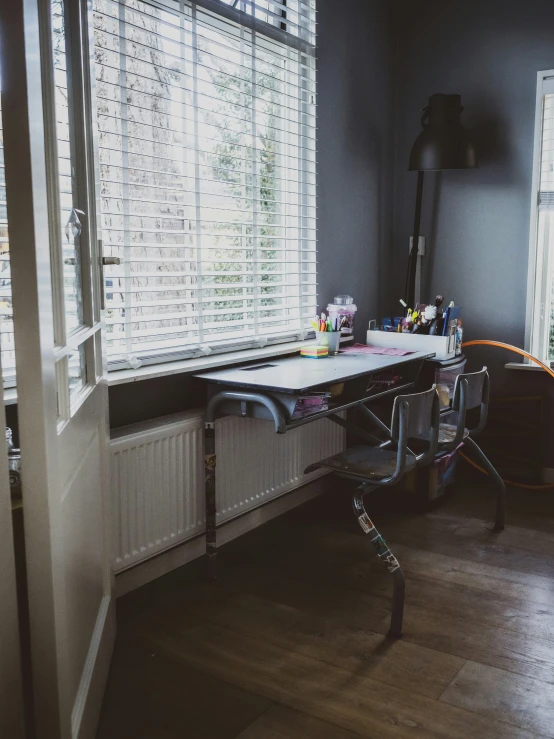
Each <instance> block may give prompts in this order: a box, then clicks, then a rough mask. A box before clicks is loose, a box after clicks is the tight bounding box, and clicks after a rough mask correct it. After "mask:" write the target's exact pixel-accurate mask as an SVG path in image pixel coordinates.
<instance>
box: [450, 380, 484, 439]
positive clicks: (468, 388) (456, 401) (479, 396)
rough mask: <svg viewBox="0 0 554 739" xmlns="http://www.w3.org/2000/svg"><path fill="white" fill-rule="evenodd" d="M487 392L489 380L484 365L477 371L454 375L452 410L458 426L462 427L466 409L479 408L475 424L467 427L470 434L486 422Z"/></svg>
mask: <svg viewBox="0 0 554 739" xmlns="http://www.w3.org/2000/svg"><path fill="white" fill-rule="evenodd" d="M489 393H490V380H489V373H488V372H487V368H486V367H483V369H482V370H480V371H479V372H466V373H465V374H462V375H458V376H457V377H456V384H455V385H454V396H453V398H452V410H454V411H457V413H458V426H459V427H462V430H463V426H464V425H465V422H466V412H467V411H471V410H473V409H474V408H479V409H480V413H479V421H478V423H477V425H476V426H473V427H472V428H470V429H469V431H470V433H471V435H472V436H474V435H477V434H479V433H481V431H483V429H484V428H485V425H486V423H487V415H488V411H489Z"/></svg>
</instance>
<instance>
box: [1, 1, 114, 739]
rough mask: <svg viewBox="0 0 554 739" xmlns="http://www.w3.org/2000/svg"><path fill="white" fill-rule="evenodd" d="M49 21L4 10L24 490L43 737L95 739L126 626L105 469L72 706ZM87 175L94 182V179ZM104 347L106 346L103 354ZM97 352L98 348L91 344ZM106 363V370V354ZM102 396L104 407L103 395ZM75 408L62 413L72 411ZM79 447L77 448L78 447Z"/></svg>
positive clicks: (94, 282) (13, 5) (93, 281)
mask: <svg viewBox="0 0 554 739" xmlns="http://www.w3.org/2000/svg"><path fill="white" fill-rule="evenodd" d="M73 9H75V11H76V13H77V14H82V13H87V12H88V9H87V2H86V0H75V2H72V7H71V10H72V11H73ZM45 12H48V13H49V12H50V2H49V1H48V0H10V1H9V2H7V3H3V2H2V3H1V8H0V15H1V23H0V27H1V30H0V33H1V37H0V54H1V57H2V100H3V111H4V153H5V162H6V184H7V202H8V219H9V220H8V225H9V234H10V244H11V245H12V247H13V248H12V250H11V252H10V259H11V275H12V285H13V286H14V290H13V307H14V333H15V341H16V373H17V386H18V416H19V422H20V446H21V453H22V462H23V463H22V487H23V496H24V517H25V547H26V558H27V576H28V595H29V616H30V632H31V654H32V671H33V691H34V708H35V721H36V727H37V737H38V738H39V739H43V738H44V739H58V737H63V738H64V739H65V738H66V737H68V738H69V737H79V738H80V737H89V736H90V737H93V736H94V730H95V723H96V718H97V716H98V713H99V706H100V702H101V699H102V693H103V687H104V684H105V680H106V676H107V671H108V668H109V661H110V657H111V650H112V646H113V639H114V631H115V619H114V603H113V600H112V597H111V586H112V576H111V572H110V565H109V553H108V537H107V530H106V526H107V524H106V517H107V505H106V497H107V496H106V492H107V491H106V484H107V483H106V481H107V475H106V473H105V470H104V469H98V471H97V472H98V477H99V479H100V480H101V481H102V482H101V484H100V486H99V487H100V488H101V490H100V494H99V497H100V500H99V501H98V505H99V506H101V507H102V512H101V515H102V516H103V521H104V531H103V537H102V543H101V546H102V547H103V552H104V556H103V566H102V572H103V575H102V583H101V589H102V593H103V596H102V601H101V605H100V608H99V610H98V615H97V617H96V623H95V627H94V630H93V633H92V637H91V640H90V645H89V648H88V651H87V655H86V660H85V663H84V665H83V668H82V672H81V676H80V680H79V685H78V689H77V693H76V696H75V697H71V698H69V697H68V696H69V695H70V693H71V694H72V696H73V693H74V690H73V688H74V686H71V690H70V686H69V685H68V684H67V676H66V675H65V674H64V671H63V669H62V667H61V665H66V664H67V663H68V662H69V661H70V659H69V658H70V657H71V655H68V653H67V650H68V646H67V642H68V638H67V637H68V633H67V630H68V629H71V626H72V625H71V624H69V623H67V622H66V613H65V607H64V606H65V600H64V599H66V583H65V581H64V577H63V574H62V573H63V561H64V551H63V542H64V531H65V532H66V533H67V529H63V527H62V526H61V516H60V515H59V511H60V501H59V496H60V491H61V490H62V488H64V486H65V485H66V484H69V483H68V477H67V472H68V465H67V459H62V458H61V457H62V456H63V454H62V452H63V451H64V449H60V442H59V440H60V438H61V436H60V434H59V433H58V432H59V431H60V411H59V408H58V405H60V407H63V406H64V398H63V397H62V396H63V393H60V398H59V400H57V390H58V387H59V384H58V381H59V378H57V376H56V370H55V367H56V364H55V363H56V360H57V359H58V360H59V351H60V347H59V345H58V346H56V344H55V340H54V337H55V336H57V331H58V328H59V326H58V325H57V320H56V316H57V313H56V310H55V307H56V306H55V305H54V303H56V304H58V303H59V295H55V292H56V291H55V286H56V263H55V261H56V260H55V259H54V260H53V259H52V254H53V253H54V249H53V245H52V234H53V231H52V221H51V218H50V217H49V216H51V213H49V209H50V210H51V203H50V202H49V198H48V193H49V186H51V185H52V181H51V179H52V178H51V177H50V178H49V175H50V172H49V171H48V167H47V165H46V162H48V161H49V155H51V152H49V151H48V146H47V145H46V144H45V142H46V141H48V140H49V139H48V137H47V136H46V135H45V134H46V133H47V132H46V131H45V126H44V120H45V110H46V111H48V109H49V104H48V97H49V94H50V97H51V94H52V91H51V90H50V91H48V88H47V87H46V86H45V80H46V81H47V80H48V74H47V75H45V74H44V69H45V64H47V62H46V61H45V59H44V58H43V59H41V53H40V50H41V48H46V47H45V46H44V44H45V39H44V38H41V33H42V34H44V24H42V25H41V17H42V18H43V16H42V15H41V14H44V13H45ZM73 30H74V28H73V27H72V31H73ZM71 41H72V43H74V42H76V43H83V53H85V54H88V46H87V44H88V39H82V38H73V36H72V37H71ZM47 43H48V44H50V39H47ZM48 48H49V46H48ZM73 58H75V57H73ZM77 71H78V72H79V74H81V73H82V70H77ZM85 77H86V74H85ZM50 79H51V74H50ZM80 83H81V84H82V85H83V87H84V89H83V94H87V92H88V91H89V90H90V80H89V82H88V83H87V80H86V79H84V78H83V77H80ZM50 107H51V106H50ZM82 114H83V111H82V109H80V110H78V111H77V115H82ZM47 119H48V116H47ZM87 139H88V140H87V151H86V152H85V156H86V157H88V158H89V159H88V160H89V162H90V158H91V156H92V135H91V129H90V128H89V129H88V130H87ZM50 161H51V160H50ZM88 174H89V177H91V173H90V171H89V173H88ZM92 179H94V175H93V174H92ZM92 184H93V183H92ZM90 185H91V180H90V179H89V186H90ZM89 196H90V197H89V203H88V205H87V217H88V218H90V219H91V221H92V220H93V219H95V215H96V214H95V205H96V201H95V197H94V192H93V191H92V187H91V192H90V193H89ZM93 232H94V231H93ZM91 254H92V255H93V256H92V258H91V259H90V260H89V263H88V264H84V265H83V267H84V268H85V269H87V270H90V274H89V276H88V277H87V280H88V282H89V285H90V286H91V288H90V289H91V291H92V292H94V293H95V297H94V314H95V316H96V318H95V319H94V318H93V319H92V327H91V330H90V331H89V334H90V336H92V340H93V341H96V339H98V340H99V339H100V333H98V334H96V333H95V332H96V331H97V330H98V329H97V327H98V321H99V320H100V318H99V307H98V305H99V300H98V298H99V293H100V285H99V281H98V279H97V278H98V272H99V266H100V263H99V258H100V255H99V254H98V251H97V245H96V244H94V245H93V246H92V248H91ZM53 264H54V266H53ZM53 274H54V277H52V275H53ZM83 282H85V280H83ZM52 285H54V289H53V287H52ZM58 287H59V285H58ZM95 321H96V327H95V326H94V323H95ZM99 343H100V342H99V341H98V342H97V344H99ZM88 347H89V348H90V343H89V344H88ZM89 348H87V352H89ZM62 349H63V347H62ZM99 356H100V360H101V355H100V354H99ZM102 365H103V363H102V361H97V362H96V370H95V375H96V379H95V383H96V384H95V387H98V388H101V389H102V393H103V394H102V398H105V403H104V405H102V404H100V405H99V404H98V402H96V404H95V405H94V411H91V413H92V412H94V414H95V419H97V423H98V425H99V428H100V426H101V425H103V426H104V429H105V430H107V418H108V413H107V388H106V385H105V379H104V378H103V377H102V376H103V374H104V373H103V366H102ZM89 369H90V368H89ZM94 392H96V393H97V398H98V390H95V391H94ZM91 397H92V396H91ZM91 402H92V401H87V400H86V399H85V400H84V401H83V403H82V405H81V407H80V408H79V410H78V411H77V414H76V415H75V418H77V416H78V414H80V415H81V418H82V416H83V414H85V413H87V412H88V411H87V408H86V407H85V406H87V404H88V403H91ZM67 410H68V409H67V408H65V407H64V408H63V411H64V413H65V412H66V411H67ZM61 415H63V413H62V414H61ZM71 423H72V421H71V419H70V418H68V419H67V424H66V426H67V428H66V436H65V439H66V441H65V442H64V444H65V445H66V447H67V448H70V447H71V446H72V443H73V439H72V435H71V433H70V430H71V428H70V427H71ZM76 424H77V422H76ZM77 425H78V424H77ZM61 433H63V432H61ZM76 437H77V435H76ZM104 438H106V434H105V432H104V431H101V433H99V434H98V437H97V439H96V441H98V440H100V446H102V442H103V440H104ZM77 442H78V439H77V438H76V439H75V448H77ZM62 446H63V444H62ZM103 458H104V460H106V459H107V455H106V454H104V455H103ZM69 471H70V470H69ZM64 489H65V488H64ZM66 539H67V536H66ZM68 612H69V611H68ZM76 628H78V627H77V626H76Z"/></svg>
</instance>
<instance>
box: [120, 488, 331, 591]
mask: <svg viewBox="0 0 554 739" xmlns="http://www.w3.org/2000/svg"><path fill="white" fill-rule="evenodd" d="M331 479H332V478H330V477H329V475H325V476H323V477H320V478H318V479H317V480H313V481H312V482H309V483H308V484H307V485H304V486H303V487H301V488H297V489H296V490H291V491H290V492H289V493H285V494H284V495H282V496H281V497H279V498H275V499H274V500H272V501H270V502H269V503H266V504H265V505H262V506H260V507H259V508H255V509H254V510H252V511H249V512H248V513H245V514H244V515H242V516H239V517H238V518H234V519H232V520H231V521H229V522H227V523H225V524H223V525H222V526H221V527H219V528H218V529H217V543H218V545H222V544H226V543H227V542H229V541H232V540H233V539H236V538H237V537H238V536H242V534H246V533H247V532H248V531H251V530H252V529H255V528H257V527H258V526H261V525H262V524H264V523H267V521H271V519H272V518H276V517H277V516H280V515H281V514H282V513H286V512H287V511H290V510H292V509H293V508H296V507H297V506H299V505H302V504H303V503H307V502H308V501H309V500H312V498H316V497H317V496H318V495H321V493H323V492H325V491H326V490H328V489H329V483H330V481H331ZM205 552H206V544H205V539H204V535H203V534H202V535H201V536H196V537H195V538H194V539H191V540H190V541H186V542H185V543H184V544H181V545H180V546H176V547H174V548H173V549H169V550H167V551H165V552H162V553H161V554H158V555H156V556H155V557H152V559H149V560H147V561H146V562H142V563H141V564H138V565H136V566H135V567H131V568H129V569H128V570H124V571H123V572H121V573H119V574H117V575H116V576H115V595H116V597H117V598H119V597H120V596H122V595H125V594H126V593H130V592H131V591H132V590H136V589H137V588H140V587H141V586H142V585H146V584H147V583H149V582H152V580H156V579H157V578H158V577H162V576H163V575H167V573H168V572H171V571H172V570H175V569H177V567H181V566H182V565H185V564H187V562H192V560H193V559H197V558H198V557H202V556H203V555H204V554H205Z"/></svg>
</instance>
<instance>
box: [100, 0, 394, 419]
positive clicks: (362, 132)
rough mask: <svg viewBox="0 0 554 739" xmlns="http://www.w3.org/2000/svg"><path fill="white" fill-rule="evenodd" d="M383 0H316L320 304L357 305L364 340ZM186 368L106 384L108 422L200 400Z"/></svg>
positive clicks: (381, 132) (378, 281)
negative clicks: (336, 300)
mask: <svg viewBox="0 0 554 739" xmlns="http://www.w3.org/2000/svg"><path fill="white" fill-rule="evenodd" d="M388 5H389V3H388V2H387V0H342V2H341V3H340V12H337V3H336V0H318V4H317V8H318V62H317V68H318V77H317V79H318V132H317V138H318V140H317V148H318V183H319V185H318V302H319V304H320V310H322V307H323V306H326V305H327V303H328V302H329V301H330V300H332V299H333V297H334V296H335V295H337V294H340V293H349V294H350V295H353V296H354V298H355V299H356V303H357V305H358V307H359V314H358V320H357V337H358V339H360V340H363V339H364V338H365V329H366V326H367V322H368V319H369V317H370V316H375V315H376V313H377V307H378V305H379V302H380V300H381V299H382V297H381V296H380V291H381V290H382V289H383V288H384V287H386V282H384V281H383V275H384V274H386V259H387V258H388V257H387V255H388V254H389V251H388V245H389V242H390V215H391V194H392V171H391V167H390V161H391V142H392V135H391V132H392V125H391V101H392V89H393V86H392V79H391V64H390V59H391V53H390V51H391V49H390V43H389V40H390V33H389V30H390V29H389V24H388V15H387V13H388V10H387V9H388ZM203 399H204V396H203V390H202V388H199V387H198V384H197V383H195V382H194V381H193V380H192V379H191V378H190V377H188V376H187V375H186V374H183V375H177V376H172V377H168V378H160V379H156V380H148V381H142V382H135V383H132V384H127V385H118V386H114V387H111V388H110V423H111V426H112V428H115V427H118V426H123V425H126V424H129V423H135V422H137V421H142V420H146V419H148V418H154V417H156V416H160V415H165V414H168V413H177V412H179V411H182V410H186V409H188V408H198V407H200V406H202V404H203Z"/></svg>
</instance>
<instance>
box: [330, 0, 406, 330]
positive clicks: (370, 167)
mask: <svg viewBox="0 0 554 739" xmlns="http://www.w3.org/2000/svg"><path fill="white" fill-rule="evenodd" d="M388 6H389V3H387V2H386V1H385V2H381V1H380V0H342V2H341V3H340V7H339V6H338V5H337V3H336V2H334V1H333V0H318V5H317V7H318V63H317V66H318V133H317V136H318V144H317V149H318V244H317V248H318V284H319V289H318V301H319V303H320V310H323V309H324V308H325V306H326V305H327V303H328V302H329V300H332V298H333V297H334V296H335V295H337V294H342V293H348V294H350V295H352V296H353V297H354V298H355V301H356V304H357V306H358V315H357V317H356V337H357V338H358V340H360V341H363V340H365V332H366V329H367V324H368V320H369V318H370V317H376V315H377V313H378V307H379V305H380V303H381V302H382V301H383V299H384V292H386V287H387V282H386V279H385V280H384V279H383V276H384V275H385V276H386V275H387V274H388V273H387V262H388V259H389V244H390V223H391V206H392V201H391V194H392V190H391V184H392V170H391V167H390V162H391V156H392V126H391V120H392V119H391V114H392V100H393V79H392V69H391V44H390V38H391V34H390V22H389V21H390V19H389V15H388Z"/></svg>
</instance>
